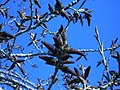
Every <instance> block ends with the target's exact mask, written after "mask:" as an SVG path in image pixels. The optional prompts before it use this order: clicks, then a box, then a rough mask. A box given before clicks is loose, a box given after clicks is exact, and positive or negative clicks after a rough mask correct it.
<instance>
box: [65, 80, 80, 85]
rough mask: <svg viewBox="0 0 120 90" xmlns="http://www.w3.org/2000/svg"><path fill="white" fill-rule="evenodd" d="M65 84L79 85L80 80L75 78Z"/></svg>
mask: <svg viewBox="0 0 120 90" xmlns="http://www.w3.org/2000/svg"><path fill="white" fill-rule="evenodd" d="M67 83H68V85H70V84H73V83H74V84H76V83H80V80H79V79H78V78H75V79H73V80H71V81H68V82H67Z"/></svg>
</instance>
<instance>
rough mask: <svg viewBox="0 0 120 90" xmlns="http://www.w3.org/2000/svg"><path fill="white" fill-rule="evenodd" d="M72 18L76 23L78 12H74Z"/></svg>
mask: <svg viewBox="0 0 120 90" xmlns="http://www.w3.org/2000/svg"><path fill="white" fill-rule="evenodd" d="M73 15H74V18H75V22H77V21H78V18H79V14H78V12H76V11H75V12H74V14H73Z"/></svg>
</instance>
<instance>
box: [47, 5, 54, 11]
mask: <svg viewBox="0 0 120 90" xmlns="http://www.w3.org/2000/svg"><path fill="white" fill-rule="evenodd" d="M48 7H49V8H48V9H49V11H50V13H53V12H54V10H53V8H52V6H51V5H50V4H48Z"/></svg>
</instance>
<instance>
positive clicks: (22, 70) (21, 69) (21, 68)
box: [17, 63, 25, 75]
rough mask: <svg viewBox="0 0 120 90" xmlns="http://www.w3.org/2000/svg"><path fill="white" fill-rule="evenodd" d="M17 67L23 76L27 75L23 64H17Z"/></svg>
mask: <svg viewBox="0 0 120 90" xmlns="http://www.w3.org/2000/svg"><path fill="white" fill-rule="evenodd" d="M17 66H18V68H19V69H20V71H21V72H22V74H23V75H25V71H24V69H23V67H22V66H21V64H19V63H17Z"/></svg>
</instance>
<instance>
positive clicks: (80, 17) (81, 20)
mask: <svg viewBox="0 0 120 90" xmlns="http://www.w3.org/2000/svg"><path fill="white" fill-rule="evenodd" d="M79 20H80V22H81V24H82V26H83V18H82V15H81V14H80V16H79Z"/></svg>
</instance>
